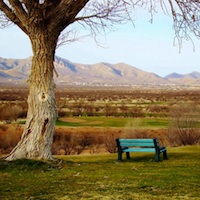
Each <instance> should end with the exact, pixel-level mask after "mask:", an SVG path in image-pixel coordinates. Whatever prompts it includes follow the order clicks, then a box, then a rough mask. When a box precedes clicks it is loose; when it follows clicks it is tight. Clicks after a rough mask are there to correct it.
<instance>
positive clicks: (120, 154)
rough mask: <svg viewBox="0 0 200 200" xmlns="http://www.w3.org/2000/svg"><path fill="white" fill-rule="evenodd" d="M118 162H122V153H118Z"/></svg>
mask: <svg viewBox="0 0 200 200" xmlns="http://www.w3.org/2000/svg"><path fill="white" fill-rule="evenodd" d="M118 160H122V153H121V152H118Z"/></svg>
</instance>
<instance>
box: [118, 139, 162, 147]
mask: <svg viewBox="0 0 200 200" xmlns="http://www.w3.org/2000/svg"><path fill="white" fill-rule="evenodd" d="M116 142H117V146H118V147H151V148H152V147H154V148H156V147H157V146H159V145H158V139H157V138H154V139H116Z"/></svg>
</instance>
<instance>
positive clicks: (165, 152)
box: [163, 150, 168, 159]
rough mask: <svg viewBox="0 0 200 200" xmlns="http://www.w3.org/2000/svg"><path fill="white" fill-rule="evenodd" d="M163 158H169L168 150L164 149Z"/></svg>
mask: <svg viewBox="0 0 200 200" xmlns="http://www.w3.org/2000/svg"><path fill="white" fill-rule="evenodd" d="M163 159H168V158H167V150H165V151H163Z"/></svg>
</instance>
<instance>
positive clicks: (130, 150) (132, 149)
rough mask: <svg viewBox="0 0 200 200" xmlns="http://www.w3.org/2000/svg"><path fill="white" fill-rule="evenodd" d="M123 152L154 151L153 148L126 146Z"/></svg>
mask: <svg viewBox="0 0 200 200" xmlns="http://www.w3.org/2000/svg"><path fill="white" fill-rule="evenodd" d="M123 152H154V153H155V148H142V149H141V148H128V149H124V150H123Z"/></svg>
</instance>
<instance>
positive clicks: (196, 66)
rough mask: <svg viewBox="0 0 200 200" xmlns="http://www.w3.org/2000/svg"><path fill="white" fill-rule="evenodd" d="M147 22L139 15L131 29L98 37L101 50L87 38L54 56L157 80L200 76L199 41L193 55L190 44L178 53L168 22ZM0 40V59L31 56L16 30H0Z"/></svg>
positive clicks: (127, 26)
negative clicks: (121, 67) (122, 66)
mask: <svg viewBox="0 0 200 200" xmlns="http://www.w3.org/2000/svg"><path fill="white" fill-rule="evenodd" d="M149 20H150V15H148V14H146V12H140V13H139V14H137V15H135V22H134V24H135V27H134V26H133V25H132V24H131V23H129V24H125V25H121V26H118V27H116V30H115V31H114V32H110V33H109V34H107V35H106V36H105V37H104V36H99V37H98V39H99V41H100V43H101V46H103V47H100V46H98V45H97V44H96V43H95V42H94V40H93V39H92V38H90V37H88V38H85V39H82V40H80V41H76V42H74V43H71V44H67V45H64V46H61V47H59V48H58V49H57V51H56V55H58V56H60V57H62V58H66V59H68V60H70V61H72V62H76V63H84V64H94V63H98V62H108V63H112V64H115V63H119V62H123V63H127V64H130V65H132V66H134V67H136V68H139V69H141V70H144V71H148V72H153V73H156V74H158V75H160V76H165V75H168V74H170V73H172V72H177V73H181V74H186V73H190V72H192V71H198V72H200V41H199V40H197V39H194V43H195V51H194V50H193V45H192V43H191V42H186V41H185V42H184V43H183V47H182V49H181V53H180V52H179V46H178V45H176V46H174V44H173V41H174V31H173V28H172V19H171V18H170V17H169V16H165V15H163V14H157V15H155V17H154V21H153V23H150V22H149ZM0 38H1V41H0V57H3V58H27V57H29V56H31V55H32V51H31V46H30V42H29V39H28V38H27V36H26V35H25V34H24V33H23V32H22V31H21V30H19V29H18V28H17V27H15V26H13V27H11V28H6V29H0Z"/></svg>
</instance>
